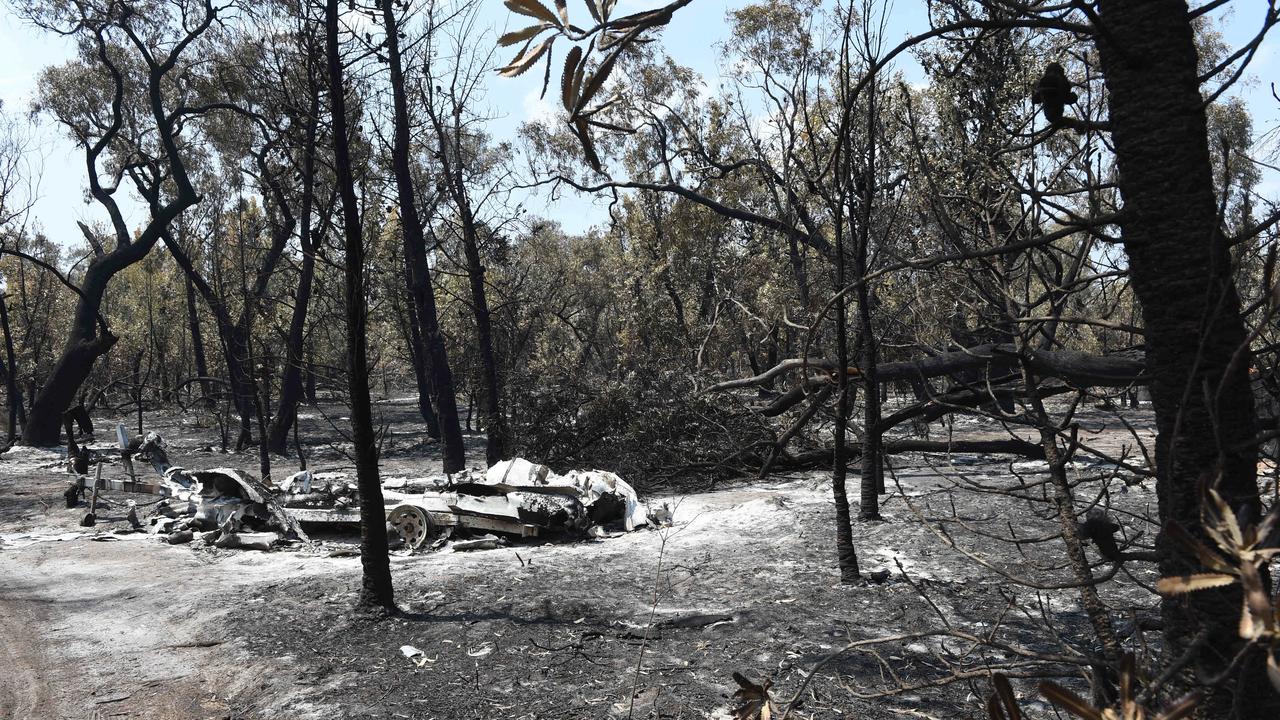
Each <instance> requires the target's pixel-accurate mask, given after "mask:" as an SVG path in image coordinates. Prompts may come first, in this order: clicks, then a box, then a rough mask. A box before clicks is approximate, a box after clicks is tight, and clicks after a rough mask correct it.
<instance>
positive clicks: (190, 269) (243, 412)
mask: <svg viewBox="0 0 1280 720" xmlns="http://www.w3.org/2000/svg"><path fill="white" fill-rule="evenodd" d="M163 237H164V244H165V247H167V248H168V249H169V254H170V255H172V256H173V259H174V260H175V261H176V262H177V263H178V267H180V268H182V272H183V273H184V274H185V275H186V276H187V282H189V283H190V284H191V285H193V286H194V287H195V289H196V290H197V291H198V292H199V293H200V297H201V298H203V299H204V302H205V304H206V305H208V306H209V311H210V312H211V313H212V314H213V319H214V322H215V323H216V324H217V326H218V337H219V339H220V340H221V342H222V354H223V358H224V359H225V361H226V363H227V382H228V384H229V385H230V386H231V400H232V402H233V403H234V404H235V408H236V414H237V415H239V417H240V429H239V433H238V435H237V438H236V445H235V446H236V449H237V450H243V449H244V448H245V447H246V446H247V445H249V443H250V442H252V440H253V437H252V434H253V433H252V430H251V428H252V423H253V418H254V413H255V408H256V406H257V403H256V401H255V399H254V398H255V396H256V395H257V393H258V390H257V385H256V383H255V382H254V378H253V372H252V368H251V367H250V366H249V357H250V356H249V333H248V329H247V328H241V327H240V326H239V325H238V324H237V323H236V322H235V321H234V320H232V318H231V312H230V310H229V309H228V308H227V304H226V303H225V302H224V301H223V299H222V297H221V296H220V295H218V292H217V290H215V289H214V288H213V286H212V285H210V284H209V282H208V281H207V280H205V278H204V276H203V274H201V272H200V270H199V269H198V268H196V266H195V263H194V262H193V261H192V259H191V256H190V255H188V254H187V251H186V248H184V247H183V246H182V243H180V242H178V241H177V240H176V239H175V238H174V237H173V234H172V233H170V232H168V231H165V233H164V236H163ZM247 302H248V298H246V304H247Z"/></svg>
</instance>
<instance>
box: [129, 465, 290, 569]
mask: <svg viewBox="0 0 1280 720" xmlns="http://www.w3.org/2000/svg"><path fill="white" fill-rule="evenodd" d="M160 486H161V487H162V488H163V489H164V490H165V491H166V492H165V493H164V494H165V495H167V498H166V499H165V500H162V501H161V502H160V503H159V504H158V505H157V506H156V510H155V511H154V513H153V515H152V517H151V519H150V523H151V526H150V529H149V531H150V532H152V533H154V534H163V535H165V536H166V537H167V538H168V541H169V544H171V545H177V544H179V543H185V542H190V541H191V540H193V539H195V534H196V533H197V532H199V533H201V534H200V537H201V539H203V540H204V542H205V544H207V545H213V546H215V547H220V548H233V547H244V548H253V549H258V550H268V549H270V548H271V547H272V546H274V545H275V544H276V543H278V542H279V541H280V540H281V539H282V538H284V537H294V538H298V539H303V540H305V539H306V533H305V532H303V530H302V527H301V526H299V525H298V522H297V521H296V520H295V519H293V518H292V517H291V516H290V515H289V513H288V512H287V511H286V510H285V509H284V507H283V506H282V505H281V504H280V502H279V500H278V498H276V497H275V495H274V494H273V493H272V492H271V490H270V489H268V488H267V487H266V486H265V485H263V484H262V483H260V482H258V481H257V480H255V479H254V478H252V477H248V476H246V475H243V474H241V473H239V472H237V471H235V470H233V469H231V468H214V469H211V470H188V469H186V468H182V467H177V466H173V467H167V468H166V469H165V471H164V475H163V479H162V480H161V481H160Z"/></svg>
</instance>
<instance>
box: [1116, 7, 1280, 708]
mask: <svg viewBox="0 0 1280 720" xmlns="http://www.w3.org/2000/svg"><path fill="white" fill-rule="evenodd" d="M1098 7H1099V11H1100V12H1099V14H1100V18H1101V20H1100V22H1101V25H1102V27H1103V28H1105V32H1100V33H1099V34H1098V36H1097V46H1098V51H1099V58H1100V61H1101V66H1102V70H1103V74H1104V76H1105V81H1106V87H1107V90H1108V93H1109V105H1110V121H1111V127H1112V139H1113V142H1114V147H1115V154H1116V164H1117V167H1118V169H1119V177H1120V181H1119V182H1120V192H1121V195H1122V196H1123V199H1124V210H1123V213H1124V215H1123V222H1122V232H1123V240H1124V244H1125V250H1126V252H1127V254H1128V257H1129V271H1130V277H1131V279H1132V283H1133V289H1134V292H1135V293H1136V295H1137V298H1138V300H1139V301H1140V302H1141V304H1142V308H1143V319H1144V326H1145V328H1146V361H1147V366H1148V368H1149V371H1150V373H1151V377H1152V382H1151V398H1152V405H1153V406H1154V408H1155V415H1156V428H1157V438H1156V472H1157V492H1158V497H1159V502H1160V516H1161V519H1162V520H1163V521H1166V522H1167V523H1177V524H1179V525H1182V526H1183V527H1184V528H1186V529H1188V530H1189V531H1191V532H1193V533H1195V534H1197V535H1201V536H1202V535H1203V531H1202V530H1201V521H1200V497H1201V495H1200V486H1201V483H1203V482H1205V481H1211V482H1215V483H1216V484H1217V487H1218V488H1219V491H1220V492H1221V493H1222V494H1223V496H1224V497H1225V498H1226V499H1227V501H1228V502H1229V503H1230V504H1231V505H1232V506H1233V507H1235V508H1237V509H1239V510H1240V511H1242V513H1243V514H1245V515H1247V516H1248V517H1253V518H1257V517H1258V511H1259V509H1260V508H1259V499H1258V489H1257V478H1256V464H1255V463H1256V459H1257V450H1256V448H1255V447H1254V446H1253V444H1252V439H1253V437H1254V431H1255V419H1254V403H1253V395H1252V393H1251V392H1250V389H1249V382H1248V368H1249V352H1248V348H1247V347H1246V342H1247V340H1246V338H1247V335H1246V330H1245V326H1244V322H1243V320H1242V318H1241V316H1240V301H1239V297H1238V295H1237V292H1236V288H1235V283H1234V280H1233V276H1232V267H1231V256H1230V249H1229V246H1228V242H1227V239H1226V238H1225V236H1224V234H1223V232H1222V230H1221V227H1220V224H1219V218H1218V213H1217V203H1216V201H1215V198H1214V186H1213V177H1212V171H1211V164H1210V156H1209V147H1208V141H1207V131H1206V119H1205V108H1204V99H1203V98H1202V96H1201V93H1200V81H1199V79H1198V77H1197V70H1196V67H1197V53H1196V47H1195V42H1194V36H1193V29H1192V25H1191V20H1190V19H1189V17H1188V9H1187V4H1186V2H1185V1H1184V0H1158V1H1157V0H1149V1H1147V2H1134V1H1133V0H1101V2H1100V3H1099V5H1098ZM1233 357H1234V358H1235V359H1234V360H1233ZM1157 547H1159V548H1161V549H1162V550H1163V553H1162V558H1161V561H1160V571H1161V574H1163V575H1166V576H1167V575H1177V574H1183V573H1189V572H1196V571H1199V570H1200V569H1201V568H1200V566H1199V563H1197V561H1196V560H1195V558H1194V557H1192V556H1191V554H1190V553H1188V552H1187V551H1186V550H1184V549H1183V548H1181V547H1178V546H1177V545H1176V544H1173V543H1170V542H1168V541H1167V540H1166V541H1162V542H1158V543H1157ZM1240 607H1241V605H1240V591H1239V588H1238V586H1237V587H1231V588H1226V589H1220V590H1205V591H1201V592H1196V593H1189V594H1185V595H1178V596H1171V597H1166V598H1165V599H1164V601H1163V605H1162V611H1163V615H1164V634H1165V641H1166V648H1165V656H1166V657H1167V658H1168V659H1169V660H1170V661H1173V659H1175V658H1178V657H1180V656H1181V655H1183V654H1184V652H1185V650H1186V649H1187V647H1188V645H1189V644H1190V643H1191V642H1192V641H1193V639H1194V638H1197V637H1199V636H1201V634H1202V631H1203V632H1204V633H1206V634H1205V635H1204V637H1206V638H1207V640H1206V641H1205V643H1204V645H1203V647H1202V648H1201V649H1200V650H1199V651H1198V652H1197V653H1196V657H1195V662H1192V663H1188V664H1187V666H1186V668H1185V669H1184V671H1183V672H1182V673H1180V675H1179V677H1178V678H1177V681H1180V684H1181V689H1191V688H1199V689H1204V690H1206V693H1207V694H1206V696H1205V697H1204V699H1203V700H1202V701H1201V703H1200V704H1199V705H1198V707H1197V711H1196V716H1197V717H1200V718H1210V717H1212V718H1229V717H1242V718H1259V719H1261V718H1276V717H1280V694H1277V693H1276V692H1275V691H1274V690H1273V689H1272V688H1271V687H1270V684H1269V683H1268V682H1267V681H1266V679H1265V675H1264V674H1263V673H1264V669H1263V666H1262V653H1261V652H1253V653H1246V656H1245V657H1244V659H1243V661H1242V662H1239V663H1238V664H1234V665H1233V663H1235V658H1236V656H1237V654H1238V653H1239V652H1240V650H1241V648H1242V647H1243V644H1242V641H1241V640H1240V639H1239V638H1238V636H1237V629H1236V622H1237V619H1238V617H1239V614H1240ZM1197 675H1199V676H1200V677H1201V678H1214V677H1215V676H1219V675H1225V677H1224V678H1223V679H1222V682H1220V683H1219V684H1218V686H1217V687H1214V688H1201V686H1202V685H1203V684H1204V683H1203V681H1202V680H1198V679H1197Z"/></svg>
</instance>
